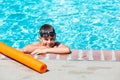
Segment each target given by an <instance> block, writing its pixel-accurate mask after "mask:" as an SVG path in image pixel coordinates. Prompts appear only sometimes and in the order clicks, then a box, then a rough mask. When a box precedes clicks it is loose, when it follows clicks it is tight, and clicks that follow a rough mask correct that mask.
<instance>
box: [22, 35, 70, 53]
mask: <svg viewBox="0 0 120 80" xmlns="http://www.w3.org/2000/svg"><path fill="white" fill-rule="evenodd" d="M22 51H23V52H25V53H30V54H32V55H35V54H43V53H58V54H61V53H64V54H69V53H70V52H71V51H70V49H69V48H68V47H67V46H65V45H63V44H61V43H59V42H55V37H50V36H49V37H46V38H44V37H40V42H35V43H32V44H29V45H27V46H26V47H24V48H23V49H22Z"/></svg>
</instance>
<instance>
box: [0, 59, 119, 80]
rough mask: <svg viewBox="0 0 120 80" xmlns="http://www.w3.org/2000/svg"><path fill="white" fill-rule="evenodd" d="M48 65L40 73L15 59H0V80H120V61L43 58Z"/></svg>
mask: <svg viewBox="0 0 120 80" xmlns="http://www.w3.org/2000/svg"><path fill="white" fill-rule="evenodd" d="M42 61H43V62H44V63H46V64H47V66H48V71H47V72H46V73H43V74H40V73H38V72H36V71H34V70H32V69H29V68H28V67H26V66H24V65H22V64H20V63H18V62H16V61H13V60H8V59H7V60H0V80H120V62H117V61H66V60H42Z"/></svg>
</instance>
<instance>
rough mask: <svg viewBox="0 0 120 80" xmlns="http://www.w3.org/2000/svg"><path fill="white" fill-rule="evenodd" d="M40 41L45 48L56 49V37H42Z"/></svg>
mask: <svg viewBox="0 0 120 80" xmlns="http://www.w3.org/2000/svg"><path fill="white" fill-rule="evenodd" d="M40 40H41V43H42V45H43V46H45V47H48V48H50V47H54V45H55V36H54V37H51V36H48V37H40Z"/></svg>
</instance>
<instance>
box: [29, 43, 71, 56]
mask: <svg viewBox="0 0 120 80" xmlns="http://www.w3.org/2000/svg"><path fill="white" fill-rule="evenodd" d="M41 53H58V54H61V53H64V54H69V53H71V51H70V48H68V47H67V46H65V45H63V44H60V45H59V46H58V47H54V48H39V49H36V50H35V51H33V52H32V53H31V54H32V55H34V54H41Z"/></svg>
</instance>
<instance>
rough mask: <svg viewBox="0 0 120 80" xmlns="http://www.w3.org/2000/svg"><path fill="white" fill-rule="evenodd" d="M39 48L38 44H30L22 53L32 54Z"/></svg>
mask: <svg viewBox="0 0 120 80" xmlns="http://www.w3.org/2000/svg"><path fill="white" fill-rule="evenodd" d="M37 48H38V46H36V43H33V44H29V45H27V46H25V47H24V48H23V49H21V51H22V52H25V53H32V52H33V51H34V50H36V49H37Z"/></svg>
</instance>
